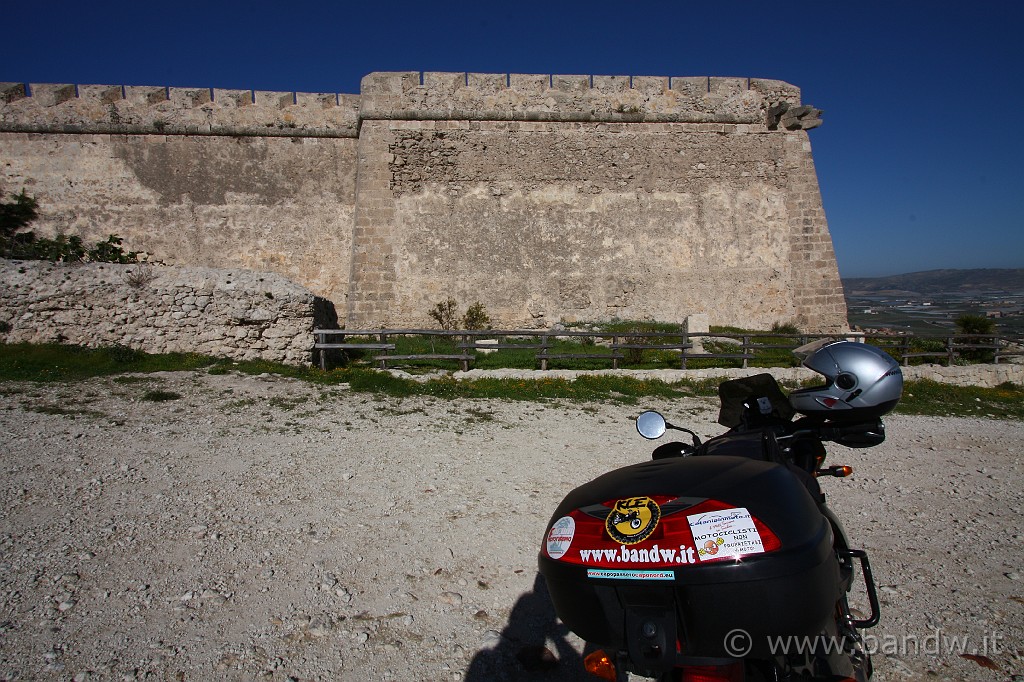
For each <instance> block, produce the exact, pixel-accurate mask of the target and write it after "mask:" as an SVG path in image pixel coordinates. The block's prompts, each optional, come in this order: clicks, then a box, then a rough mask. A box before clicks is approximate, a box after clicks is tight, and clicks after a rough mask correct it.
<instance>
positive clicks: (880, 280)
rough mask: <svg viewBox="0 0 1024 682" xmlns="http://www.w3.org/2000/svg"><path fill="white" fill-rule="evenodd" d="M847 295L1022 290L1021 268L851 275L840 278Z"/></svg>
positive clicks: (1012, 291)
mask: <svg viewBox="0 0 1024 682" xmlns="http://www.w3.org/2000/svg"><path fill="white" fill-rule="evenodd" d="M843 288H844V289H845V290H846V294H847V295H848V296H869V295H872V294H918V295H935V294H943V293H964V294H972V293H980V292H1008V293H1020V292H1024V268H1016V269H987V268H986V269H978V270H926V271H924V272H909V273H907V274H905V275H891V276H889V277H851V278H848V279H844V280H843Z"/></svg>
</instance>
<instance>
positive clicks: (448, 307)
mask: <svg viewBox="0 0 1024 682" xmlns="http://www.w3.org/2000/svg"><path fill="white" fill-rule="evenodd" d="M458 308H459V304H458V303H456V302H455V299H454V298H451V297H449V298H448V300H446V301H444V302H443V303H438V304H437V305H435V306H434V308H433V309H432V310H431V311H430V313H429V314H430V317H432V318H434V320H435V321H436V322H437V323H438V324H439V325H441V329H445V330H447V329H455V323H456V321H457V318H456V313H457V311H458Z"/></svg>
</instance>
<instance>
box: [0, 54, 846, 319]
mask: <svg viewBox="0 0 1024 682" xmlns="http://www.w3.org/2000/svg"><path fill="white" fill-rule="evenodd" d="M26 95H28V96H26ZM819 114H820V112H819V111H818V110H816V109H814V108H813V107H810V106H806V105H802V104H801V102H800V92H799V90H798V89H797V88H795V87H793V86H791V85H789V84H787V83H783V82H780V81H772V80H764V79H743V78H703V77H702V78H689V77H672V78H668V77H647V76H645V77H629V76H587V75H556V76H550V75H547V74H465V73H424V74H419V73H413V72H410V73H374V74H370V75H368V76H366V77H365V78H364V79H363V83H362V92H361V94H360V95H358V96H356V95H334V94H324V93H282V92H264V91H256V92H253V91H250V90H219V89H209V88H159V87H156V88H154V87H137V86H128V87H121V86H104V85H91V86H90V85H81V86H73V85H63V84H61V85H34V86H32V87H31V88H29V89H28V90H26V88H25V87H24V86H22V85H20V84H0V151H2V153H3V156H4V160H5V163H4V164H3V166H2V167H0V193H2V194H9V193H13V192H18V191H21V190H22V189H24V190H25V191H27V192H28V193H29V194H30V195H32V196H34V197H36V198H37V199H38V201H39V204H40V208H41V217H40V219H39V220H38V221H37V223H36V224H35V225H34V226H33V227H34V229H36V231H37V232H38V233H40V234H41V235H45V236H51V235H53V234H56V233H58V232H64V233H69V234H79V235H81V236H82V237H83V239H85V240H86V241H90V240H98V239H104V238H105V237H106V236H107V235H109V234H112V233H113V234H118V235H120V236H121V237H123V238H124V239H125V243H126V245H127V246H128V247H129V248H131V249H133V250H136V251H143V252H147V253H149V254H150V255H151V256H152V257H153V258H155V259H157V260H160V261H163V262H165V263H169V264H174V265H199V266H207V267H218V268H247V269H252V270H259V271H273V272H276V273H279V274H281V275H283V276H285V277H287V278H289V279H292V280H294V281H297V282H301V283H302V284H303V285H305V286H308V287H309V288H310V289H311V290H312V291H313V292H314V293H316V294H317V295H320V296H324V297H327V298H330V299H331V300H332V301H334V302H335V303H336V304H337V306H338V308H339V310H341V311H343V314H344V316H345V317H347V322H348V324H350V325H353V326H377V325H391V326H399V325H401V326H422V325H425V324H429V323H430V322H429V318H428V316H427V312H428V311H429V310H430V309H431V308H432V307H433V305H434V304H435V303H436V302H438V301H439V300H443V299H444V298H447V297H448V296H454V297H455V298H456V299H457V300H458V301H459V303H460V304H461V305H462V306H463V308H464V307H465V306H468V305H469V304H470V303H472V302H474V301H480V302H481V303H483V304H484V305H485V306H486V308H487V309H488V312H489V313H490V315H491V318H492V320H493V322H494V323H495V324H498V325H501V326H549V325H551V324H554V323H557V322H558V321H559V320H563V319H565V320H573V319H577V320H578V319H606V318H609V317H628V318H656V319H663V320H676V321H681V320H682V319H683V318H685V317H686V316H687V315H689V314H692V313H696V312H702V313H703V312H706V313H707V314H708V316H709V320H710V323H711V324H729V325H739V326H749V327H766V326H770V325H771V324H772V323H774V322H795V323H797V324H798V325H800V326H801V327H802V328H803V329H805V330H807V331H836V330H840V329H844V328H846V326H847V323H846V309H845V304H844V302H843V299H842V289H841V285H840V282H839V276H838V270H837V268H836V264H835V256H834V254H833V252H832V243H831V238H830V237H829V234H828V225H827V223H826V220H825V214H824V211H823V209H822V206H821V196H820V192H819V190H818V185H817V179H816V176H815V173H814V164H813V159H812V157H811V149H810V144H809V140H808V137H807V133H806V130H807V129H809V128H812V127H814V126H816V125H819V124H820V117H819ZM180 312H182V313H184V314H185V315H186V316H187V315H188V314H189V313H190V312H192V311H185V310H183V311H180Z"/></svg>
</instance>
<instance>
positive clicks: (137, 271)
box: [121, 263, 156, 289]
mask: <svg viewBox="0 0 1024 682" xmlns="http://www.w3.org/2000/svg"><path fill="white" fill-rule="evenodd" d="M121 278H122V279H123V280H124V283H125V284H127V285H128V286H130V287H131V288H133V289H141V288H142V287H144V286H147V285H148V284H150V283H151V282H152V281H153V280H154V279H156V273H155V272H153V266H151V265H149V264H148V263H142V264H140V265H139V266H138V267H136V268H129V269H128V270H125V271H124V273H123V274H122V275H121Z"/></svg>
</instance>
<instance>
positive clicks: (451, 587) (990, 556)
mask: <svg viewBox="0 0 1024 682" xmlns="http://www.w3.org/2000/svg"><path fill="white" fill-rule="evenodd" d="M153 389H161V390H165V391H172V392H176V393H178V394H180V395H181V396H182V398H181V399H178V400H173V401H168V402H150V401H144V400H140V397H141V396H142V395H143V394H144V393H145V392H146V391H149V390H153ZM643 407H653V408H656V409H660V410H661V411H663V412H664V413H665V414H666V415H668V416H670V418H672V417H674V418H675V419H674V421H676V422H677V423H681V424H689V425H692V426H694V427H695V430H697V431H698V433H701V435H703V436H709V435H713V434H715V433H718V432H720V430H721V429H720V427H718V426H717V425H715V424H714V419H715V415H716V411H717V405H716V403H715V401H713V400H705V399H692V400H685V401H673V402H671V403H668V402H663V401H658V400H654V401H651V402H650V403H649V404H646V405H644V406H643ZM637 412H639V406H636V407H630V406H625V407H623V406H618V405H613V404H606V403H595V404H570V403H566V402H556V403H544V404H538V403H515V402H503V401H482V400H457V401H443V400H438V399H431V398H415V399H406V400H401V401H399V400H395V399H378V398H374V397H372V396H369V395H366V394H358V393H351V392H349V391H346V390H343V389H339V388H321V387H316V386H311V385H308V384H304V383H301V382H297V381H292V380H287V379H281V378H277V377H245V376H235V375H225V376H211V375H209V374H206V373H205V372H181V373H169V374H160V375H146V376H140V377H137V381H135V382H133V383H125V382H124V381H123V380H115V379H96V380H90V381H87V382H84V383H80V384H67V385H46V386H42V385H35V384H10V383H7V384H0V444H2V445H0V471H2V477H0V485H2V500H3V505H2V508H0V594H2V605H3V606H2V611H0V680H8V679H53V680H69V679H73V680H84V679H117V680H120V679H156V680H165V679H170V680H209V679H239V680H243V679H245V680H248V679H254V678H264V679H271V680H287V679H301V680H305V679H324V680H327V679H331V680H463V679H466V680H472V681H473V682H480V681H482V680H494V679H497V680H501V679H507V680H520V679H521V680H531V679H549V680H574V679H582V676H581V675H580V672H579V670H580V669H579V662H578V651H579V650H580V647H581V644H580V642H578V641H577V640H575V638H572V637H565V636H564V633H563V632H562V630H561V629H560V627H559V626H558V624H557V623H556V622H555V621H554V619H553V616H552V614H551V610H550V606H549V604H548V602H547V601H546V600H545V598H544V591H543V586H542V585H538V583H537V582H536V578H537V573H536V553H537V550H538V548H539V546H540V540H541V535H542V533H543V531H544V525H545V523H546V521H547V519H548V516H549V515H550V513H551V511H552V510H553V509H554V507H555V505H556V504H557V503H558V501H559V500H560V499H561V497H562V496H563V495H564V494H565V493H566V492H567V491H568V490H569V489H571V488H572V487H574V486H576V485H579V484H580V483H583V482H585V481H586V480H589V479H590V478H592V477H594V476H596V475H598V474H600V473H602V472H604V471H606V470H608V469H610V468H613V467H615V466H620V465H625V464H629V463H633V462H637V461H641V460H643V459H644V458H646V457H647V456H648V455H649V452H650V449H651V448H650V445H649V444H648V443H646V442H644V441H643V440H642V439H641V438H640V437H639V436H638V435H637V434H636V432H635V430H634V427H633V423H632V419H633V417H635V416H636V413H637ZM887 426H888V433H889V440H888V441H887V442H886V443H885V444H883V445H882V446H880V447H877V448H874V449H872V450H860V451H857V450H844V449H842V448H835V449H834V454H833V455H832V457H831V458H830V462H831V463H833V464H851V465H853V466H854V468H855V470H856V473H855V474H854V476H853V477H852V478H851V479H847V480H838V479H836V480H829V481H826V482H825V484H824V485H825V486H826V489H827V491H828V493H829V494H830V500H831V503H832V505H833V507H834V508H836V509H837V511H838V512H839V514H840V518H842V519H843V520H844V523H845V525H846V527H847V531H848V532H849V534H850V535H851V536H852V538H853V540H854V542H855V543H857V544H859V545H860V546H862V547H864V548H865V549H867V550H868V551H869V553H870V556H871V559H872V564H873V566H874V569H875V573H876V578H877V580H878V583H879V585H880V586H881V597H882V600H883V614H882V623H881V625H879V627H877V628H875V629H874V630H872V631H870V632H871V634H872V635H873V636H874V638H875V639H874V640H873V642H874V644H875V646H876V648H877V649H878V651H879V652H878V653H877V655H876V656H875V665H876V671H877V674H876V679H878V680H882V681H884V680H903V679H922V680H923V679H950V680H961V679H972V680H973V679H979V680H1010V679H1012V678H1014V677H1015V676H1020V675H1024V661H1022V656H1024V641H1022V635H1024V583H1022V582H1021V573H1022V572H1024V570H1022V567H1021V556H1022V553H1021V548H1022V540H1021V528H1020V526H1021V521H1022V513H1021V512H1022V507H1024V492H1022V488H1024V486H1022V485H1021V483H1022V475H1021V474H1022V469H1021V466H1022V463H1021V457H1020V454H1019V452H1020V449H1021V446H1022V444H1024V424H1021V423H1016V422H999V421H992V420H978V419H948V418H929V417H892V418H890V419H888V420H887ZM986 636H987V637H988V640H987V644H988V650H987V651H984V650H983V647H984V645H985V644H986V642H985V640H983V638H984V637H986ZM953 637H958V638H961V637H968V638H970V642H969V643H968V644H967V646H968V651H967V653H970V648H972V647H973V648H976V649H977V650H978V651H977V652H975V653H978V654H985V655H987V657H988V659H990V660H991V661H992V663H993V664H994V665H995V666H996V669H995V670H989V669H987V668H984V667H982V665H980V664H979V663H978V662H975V660H970V659H966V658H963V657H961V656H960V655H959V654H960V653H961V652H960V651H956V650H952V651H951V650H950V648H951V647H950V646H949V645H950V644H951V642H950V640H949V638H953ZM915 638H916V640H915ZM943 638H945V641H942V640H943ZM544 644H546V646H547V648H548V649H549V650H550V651H551V652H552V653H554V654H555V655H556V656H557V657H558V658H559V659H560V660H559V662H558V664H557V665H554V666H553V668H551V669H550V670H546V671H539V670H537V669H535V668H536V667H537V665H538V663H539V662H540V663H542V661H540V657H539V656H538V655H537V652H538V651H542V650H541V649H539V648H531V647H539V646H540V645H544ZM915 644H916V647H917V650H915ZM933 644H935V646H934V647H933ZM933 648H934V649H936V651H935V653H932V650H933ZM519 659H522V660H519ZM978 660H982V662H986V661H985V660H984V659H978ZM1018 679H1024V677H1020V678H1018Z"/></svg>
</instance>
